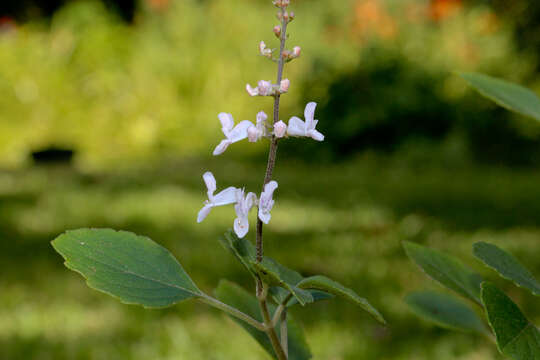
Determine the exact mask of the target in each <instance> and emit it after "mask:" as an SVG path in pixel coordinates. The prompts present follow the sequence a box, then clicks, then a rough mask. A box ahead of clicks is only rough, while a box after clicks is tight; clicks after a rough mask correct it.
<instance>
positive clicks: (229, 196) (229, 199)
mask: <svg viewBox="0 0 540 360" xmlns="http://www.w3.org/2000/svg"><path fill="white" fill-rule="evenodd" d="M236 190H237V189H236V188H235V187H233V186H230V187H228V188H226V189H225V190H222V191H220V192H219V193H217V194H216V195H215V196H214V199H213V201H212V204H214V206H221V205H228V204H233V203H235V202H236Z"/></svg>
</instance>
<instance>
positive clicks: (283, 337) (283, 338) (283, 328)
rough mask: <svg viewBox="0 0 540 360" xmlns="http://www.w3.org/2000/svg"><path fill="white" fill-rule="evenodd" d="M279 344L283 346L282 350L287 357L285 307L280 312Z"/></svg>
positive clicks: (287, 343)
mask: <svg viewBox="0 0 540 360" xmlns="http://www.w3.org/2000/svg"><path fill="white" fill-rule="evenodd" d="M280 329H281V346H283V351H284V352H285V356H286V357H287V358H288V357H289V337H288V335H287V308H285V311H283V312H282V313H281V326H280Z"/></svg>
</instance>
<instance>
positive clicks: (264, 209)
mask: <svg viewBox="0 0 540 360" xmlns="http://www.w3.org/2000/svg"><path fill="white" fill-rule="evenodd" d="M277 187H278V183H277V182H276V181H274V180H272V181H270V182H269V183H268V184H266V185H265V186H264V191H263V192H262V193H261V199H260V200H259V219H261V221H262V222H263V223H265V224H268V222H269V221H270V218H271V215H270V210H272V207H273V206H274V200H273V199H272V195H273V194H274V190H276V189H277Z"/></svg>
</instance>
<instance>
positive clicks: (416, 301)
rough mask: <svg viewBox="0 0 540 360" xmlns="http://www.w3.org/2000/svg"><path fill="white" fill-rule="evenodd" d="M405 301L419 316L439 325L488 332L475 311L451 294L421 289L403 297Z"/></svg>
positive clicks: (482, 332) (454, 328)
mask: <svg viewBox="0 0 540 360" xmlns="http://www.w3.org/2000/svg"><path fill="white" fill-rule="evenodd" d="M405 302H406V303H407V304H408V305H409V306H410V307H411V309H412V310H413V311H414V313H415V314H416V315H418V316H420V317H421V318H423V319H425V320H427V321H430V322H433V323H435V324H437V325H439V326H442V327H445V328H449V329H453V330H461V331H467V332H470V331H472V332H477V333H481V334H488V333H489V332H488V331H487V329H486V327H485V325H484V323H483V322H482V320H481V319H480V318H479V317H478V315H476V313H475V312H474V311H473V310H472V309H471V308H470V307H469V306H468V305H466V304H464V303H463V302H461V301H459V300H457V299H455V298H454V297H453V296H451V295H447V294H442V293H437V292H432V291H421V292H413V293H410V294H408V295H407V296H406V297H405Z"/></svg>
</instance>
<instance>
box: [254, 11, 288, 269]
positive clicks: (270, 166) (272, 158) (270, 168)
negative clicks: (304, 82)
mask: <svg viewBox="0 0 540 360" xmlns="http://www.w3.org/2000/svg"><path fill="white" fill-rule="evenodd" d="M281 14H282V15H283V14H284V10H283V9H281ZM286 40H287V20H285V19H284V20H282V21H281V37H280V45H279V60H278V73H277V82H276V83H277V84H278V85H279V83H281V80H283V68H284V66H285V61H284V59H283V50H285V41H286ZM279 100H280V94H279V92H278V93H277V94H276V95H275V96H274V119H273V121H272V125H274V124H275V123H276V122H278V121H279ZM277 148H278V139H277V138H276V137H275V136H274V135H272V139H271V142H270V151H269V152H268V163H267V164H266V173H265V175H264V182H263V186H262V187H263V190H264V186H265V185H266V184H267V183H268V182H270V180H272V174H273V172H274V167H275V166H276V154H277ZM262 234H263V222H262V221H261V219H257V235H256V236H257V238H256V244H255V245H256V249H257V256H256V260H257V262H261V261H262V258H263V251H264V250H263V237H262Z"/></svg>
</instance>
